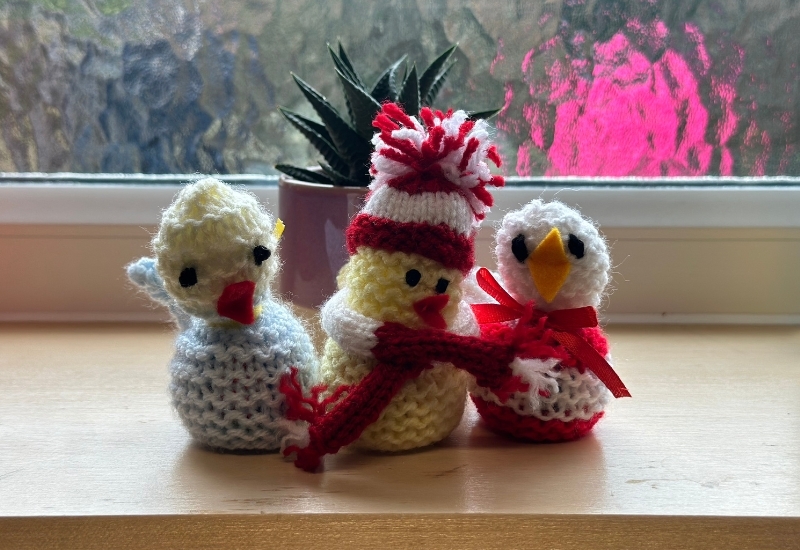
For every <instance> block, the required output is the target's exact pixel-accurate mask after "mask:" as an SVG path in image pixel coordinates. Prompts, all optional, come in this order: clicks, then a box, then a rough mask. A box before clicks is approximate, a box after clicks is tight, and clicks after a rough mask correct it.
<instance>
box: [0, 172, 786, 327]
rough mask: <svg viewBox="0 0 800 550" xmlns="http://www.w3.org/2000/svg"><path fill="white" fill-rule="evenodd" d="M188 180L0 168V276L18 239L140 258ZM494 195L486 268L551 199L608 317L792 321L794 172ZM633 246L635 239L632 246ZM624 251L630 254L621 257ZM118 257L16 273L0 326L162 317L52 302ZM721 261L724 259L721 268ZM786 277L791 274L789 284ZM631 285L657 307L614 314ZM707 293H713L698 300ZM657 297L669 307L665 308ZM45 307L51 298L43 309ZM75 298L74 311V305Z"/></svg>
mask: <svg viewBox="0 0 800 550" xmlns="http://www.w3.org/2000/svg"><path fill="white" fill-rule="evenodd" d="M197 177H199V176H197V175H194V176H193V175H166V176H162V175H158V176H149V175H113V174H31V173H26V174H0V182H2V183H0V254H5V255H6V258H5V259H2V258H0V273H2V272H3V271H2V270H6V274H7V278H9V279H11V280H12V281H14V280H15V276H16V275H18V274H20V273H22V272H23V271H24V270H25V269H28V270H29V271H30V272H32V273H38V272H40V271H41V270H42V269H45V266H46V265H47V264H46V259H43V258H42V256H41V254H39V253H35V254H28V251H27V249H26V243H28V242H30V243H31V246H32V247H35V248H36V249H37V250H38V251H42V250H54V249H57V248H59V247H61V248H63V247H64V246H65V244H66V245H67V246H69V247H77V248H74V250H77V251H78V255H80V251H81V250H83V249H82V248H81V247H88V248H87V252H86V253H87V254H89V256H88V257H91V247H93V246H101V245H102V243H105V242H112V241H113V239H125V242H126V243H128V244H129V243H130V240H131V239H138V240H139V241H141V243H140V245H139V249H141V250H142V253H146V252H147V251H146V248H144V246H145V244H146V242H147V240H148V239H149V235H148V231H152V228H153V227H154V226H156V225H157V223H158V220H159V215H160V212H161V210H162V209H163V208H165V207H166V206H167V205H168V204H169V203H170V202H171V200H172V197H173V196H174V194H175V193H176V192H177V190H178V189H179V188H180V185H181V184H182V183H185V182H187V181H191V180H193V179H196V178H197ZM222 179H224V180H225V181H228V182H231V183H236V184H246V185H248V187H249V189H250V190H251V191H253V192H254V193H255V194H256V195H257V196H258V197H259V198H260V199H261V200H262V201H264V202H265V203H266V204H267V205H268V206H269V207H270V208H271V209H272V210H274V211H276V210H277V204H278V198H277V193H278V191H277V187H276V178H275V177H270V176H260V175H238V176H223V177H222ZM494 196H495V206H494V207H493V209H492V213H491V214H490V216H489V218H488V220H487V223H486V224H485V226H486V227H485V229H484V231H482V232H481V235H480V237H479V239H478V257H479V260H480V261H481V263H484V264H486V263H491V248H492V240H491V231H492V227H491V226H492V223H493V222H496V221H497V220H499V218H500V217H501V216H502V213H503V212H505V211H508V210H510V209H514V208H517V207H519V205H521V204H524V203H525V202H527V201H529V200H530V199H531V198H535V197H541V198H543V199H545V200H551V199H554V198H556V199H558V200H561V201H563V202H566V203H567V204H570V205H573V206H577V207H579V208H580V209H581V211H582V212H583V213H584V214H585V215H587V216H589V217H590V218H592V219H593V220H595V221H596V222H597V223H598V224H599V225H600V226H601V229H602V230H603V231H604V232H605V233H606V235H607V237H608V239H609V241H610V243H611V245H612V251H613V253H614V260H615V263H616V264H617V266H618V267H617V270H616V271H617V273H616V277H617V282H616V283H615V287H616V293H618V294H616V295H617V296H619V299H617V298H615V294H614V293H612V294H611V298H610V301H609V305H610V306H611V307H610V308H608V309H609V312H607V313H606V315H605V319H606V320H607V321H609V322H637V323H641V322H666V323H670V322H671V323H676V322H677V323H684V322H700V323H709V322H712V323H791V324H800V178H789V177H774V178H690V179H669V180H652V179H649V180H640V179H636V178H593V179H587V178H559V179H546V180H545V179H539V180H536V179H528V178H509V179H508V185H507V187H506V188H504V189H500V190H496V191H494ZM104 239H105V241H104ZM644 241H647V242H646V243H645V244H646V246H642V243H643V242H644ZM626 247H627V248H626ZM630 247H633V248H630ZM637 247H638V248H637ZM704 247H709V248H707V249H711V248H714V249H716V248H717V247H723V248H725V250H726V252H725V253H724V254H723V255H722V256H721V257H720V258H716V259H714V258H711V259H709V260H708V262H706V261H705V259H704V255H703V254H702V250H703V249H704ZM628 249H631V250H636V252H630V251H628V252H625V251H626V250H628ZM70 250H73V249H70ZM137 250H138V249H137ZM650 250H659V251H661V252H653V254H663V253H664V252H663V251H665V250H668V251H669V254H670V259H669V263H668V264H665V265H667V266H668V267H667V268H666V269H663V270H661V271H660V272H659V273H657V274H656V275H653V274H652V273H650V274H649V275H646V278H645V280H642V277H645V275H641V274H644V273H647V271H646V268H647V265H648V264H649V263H651V262H653V261H656V260H660V261H662V262H663V261H664V258H663V257H662V258H659V257H653V258H648V257H647V255H648V254H649V253H650ZM698 250H700V251H701V252H700V253H699V254H698ZM620 251H622V252H620ZM684 251H685V254H684ZM618 252H620V253H621V254H622V257H620V256H619V255H618V254H617V253H618ZM762 253H763V254H762ZM756 256H758V257H764V258H767V260H768V261H769V262H771V263H772V264H773V265H769V266H758V265H750V264H751V263H752V262H749V261H748V258H751V257H756ZM129 259H133V257H131V258H129ZM773 259H774V262H773ZM67 260H69V258H67ZM124 261H125V260H122V261H121V263H120V264H119V265H117V264H113V263H112V264H108V265H105V266H104V267H102V268H101V269H102V270H105V271H101V272H98V270H97V267H96V266H95V265H91V264H92V262H91V261H86V262H85V264H86V265H85V269H86V272H85V273H82V272H80V269H83V266H82V265H75V266H72V270H71V271H70V273H71V275H69V277H71V278H73V279H75V280H73V281H64V280H59V279H58V276H57V274H58V266H51V268H52V271H53V273H54V274H55V275H56V276H55V280H48V279H47V278H43V279H42V280H39V278H38V277H36V276H25V277H24V278H21V277H22V276H21V275H20V276H19V277H17V278H16V285H0V321H26V320H30V321H109V320H113V321H129V320H133V321H136V320H154V319H163V318H164V313H163V312H161V311H160V310H153V309H152V308H149V307H146V306H145V304H144V301H143V302H142V304H140V305H139V306H136V307H138V311H132V310H131V307H130V304H128V305H126V306H120V305H119V304H115V303H113V302H114V300H111V301H110V302H107V303H104V304H94V305H92V304H88V303H87V301H88V302H91V299H92V298H91V294H87V296H88V297H86V296H85V297H84V298H83V299H82V301H81V304H83V305H80V306H67V307H66V308H65V306H64V305H63V304H61V302H59V300H60V299H61V298H63V295H62V294H63V292H62V293H60V287H61V288H66V287H64V285H67V287H68V286H69V283H70V282H72V283H73V284H74V285H79V284H81V281H86V282H87V283H86V284H89V285H91V284H99V283H100V282H102V281H114V284H116V286H117V288H118V289H119V292H120V293H125V292H128V293H133V290H132V289H130V288H126V286H125V282H124V276H123V274H122V263H124ZM31 262H34V263H35V262H40V263H39V264H36V265H33V264H31ZM42 262H44V263H42ZM637 262H638V264H637ZM725 262H729V265H727V264H726V265H722V264H725ZM775 262H777V265H774V264H775ZM762 263H763V262H762ZM3 264H5V266H3ZM28 264H30V265H28ZM634 264H635V265H638V266H639V268H637V269H639V273H640V277H639V280H635V279H636V277H634V280H633V281H631V280H630V278H629V277H628V275H627V274H626V269H629V268H630V266H631V265H634ZM626 265H627V266H628V267H626ZM76 269H77V270H78V271H76ZM642 269H644V270H645V271H642ZM731 270H737V274H738V273H739V271H738V270H741V274H742V277H741V279H742V281H743V282H742V286H741V288H738V287H736V281H735V280H732V281H731V280H729V281H728V284H727V286H726V285H721V286H720V288H719V289H717V287H716V286H715V285H714V284H711V282H709V280H707V279H709V278H713V277H715V276H716V277H719V276H720V274H723V278H724V274H726V273H730V272H731ZM634 271H635V270H634ZM690 271H692V272H696V273H695V274H694V275H693V279H692V280H695V281H699V282H704V284H706V287H705V290H704V291H703V292H704V293H705V294H704V297H705V298H706V303H705V305H703V306H701V307H700V309H699V310H698V309H697V308H693V307H692V304H691V302H687V296H690V295H691V290H692V289H691V288H687V283H686V281H684V282H683V283H680V284H676V285H673V284H671V283H670V279H671V278H672V275H674V274H679V273H688V272H690ZM775 272H780V273H781V274H782V275H781V277H780V278H778V279H775V277H774V274H775ZM791 273H797V278H796V279H795V284H794V285H792V284H791V276H790V275H791ZM734 279H735V278H734ZM776 280H779V281H784V282H786V281H788V288H772V286H774V283H775V281H776ZM688 285H689V286H691V283H688ZM731 285H733V286H731ZM15 287H16V288H15ZM20 287H25V289H23V290H27V291H29V292H30V295H31V296H35V299H33V300H29V301H27V302H25V303H23V304H22V305H20V304H19V303H17V304H16V305H14V306H9V307H7V308H4V307H3V304H4V303H12V302H14V297H15V295H16V293H19V292H20ZM33 287H36V288H33ZM754 287H755V288H758V289H759V290H760V291H761V292H765V293H766V294H765V296H766V298H765V299H764V300H763V301H764V302H765V303H764V304H760V305H758V307H755V308H752V307H750V309H747V307H745V306H741V307H740V308H739V309H738V310H737V309H736V307H738V306H735V304H736V300H737V299H739V298H742V299H744V297H746V296H747V295H748V294H747V293H748V292H749V289H752V288H754ZM74 288H79V287H78V286H74V287H73V289H74ZM650 288H652V292H651V291H650V290H649V289H650ZM632 290H633V291H635V292H638V293H639V295H640V296H643V297H648V296H649V295H651V294H658V295H659V298H660V299H661V302H660V303H661V304H662V305H661V306H659V307H656V306H648V305H647V304H646V303H644V302H647V300H644V302H643V305H642V306H641V307H639V306H630V305H628V306H626V307H627V310H625V311H615V310H614V306H615V300H616V301H617V302H618V301H619V300H620V299H621V300H623V301H624V297H625V296H628V295H629V294H630V291H632ZM64 292H68V291H64ZM715 292H717V293H718V295H717V296H709V293H712V294H713V293H715ZM98 293H99V294H102V293H101V292H99V291H98ZM665 293H666V295H665ZM670 293H673V294H674V295H670ZM695 301H696V302H697V301H698V300H695ZM29 302H30V307H28V303H29ZM700 302H702V300H700ZM664 303H667V304H676V307H675V308H674V310H671V311H670V310H666V309H668V308H664V307H663V304H664ZM47 304H55V305H54V306H53V308H52V310H49V309H48V305H47ZM58 304H61V305H58ZM731 304H734V305H731ZM742 304H746V301H742ZM84 305H85V306H86V310H85V311H81V308H83V307H84ZM718 306H719V307H718ZM748 307H749V306H748ZM648 308H649V309H648ZM134 309H135V308H134Z"/></svg>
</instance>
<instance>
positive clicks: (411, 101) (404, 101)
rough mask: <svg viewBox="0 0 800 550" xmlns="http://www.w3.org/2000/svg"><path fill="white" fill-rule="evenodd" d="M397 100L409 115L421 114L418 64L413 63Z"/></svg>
mask: <svg viewBox="0 0 800 550" xmlns="http://www.w3.org/2000/svg"><path fill="white" fill-rule="evenodd" d="M397 101H398V102H399V103H400V104H401V105H402V106H403V109H405V111H406V113H408V114H409V115H411V116H418V115H419V80H417V66H416V65H412V66H411V70H410V71H409V72H408V74H407V75H406V79H405V81H404V82H403V88H402V89H401V90H400V95H399V96H398V98H397Z"/></svg>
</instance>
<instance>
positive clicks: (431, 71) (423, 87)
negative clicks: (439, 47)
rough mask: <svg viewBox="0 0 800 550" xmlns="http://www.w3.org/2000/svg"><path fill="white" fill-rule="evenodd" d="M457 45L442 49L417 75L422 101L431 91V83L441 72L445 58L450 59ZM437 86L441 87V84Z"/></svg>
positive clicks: (445, 61)
mask: <svg viewBox="0 0 800 550" xmlns="http://www.w3.org/2000/svg"><path fill="white" fill-rule="evenodd" d="M457 47H458V44H453V45H452V46H450V47H449V48H447V49H446V50H445V51H443V52H442V53H441V54H439V57H437V58H436V59H434V60H433V62H432V63H431V64H430V65H428V68H427V69H425V71H424V72H423V73H422V76H420V77H419V96H420V97H421V98H423V103H425V101H424V99H425V98H427V97H428V94H429V93H430V91H431V87H432V86H433V83H434V82H436V77H437V76H439V74H440V73H441V72H443V71H442V68H443V67H444V66H445V64H446V63H447V60H448V59H450V56H451V55H453V52H454V51H456V48H457ZM451 66H452V64H451ZM439 86H440V87H441V84H440V85H439ZM434 97H435V94H434ZM431 103H433V101H432V100H431V101H430V102H428V103H425V104H426V105H430V104H431Z"/></svg>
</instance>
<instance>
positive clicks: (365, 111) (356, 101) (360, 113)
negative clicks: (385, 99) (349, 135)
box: [336, 70, 381, 140]
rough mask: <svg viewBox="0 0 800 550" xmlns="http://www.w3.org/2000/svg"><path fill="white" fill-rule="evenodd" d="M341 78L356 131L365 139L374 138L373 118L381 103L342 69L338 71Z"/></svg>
mask: <svg viewBox="0 0 800 550" xmlns="http://www.w3.org/2000/svg"><path fill="white" fill-rule="evenodd" d="M336 74H337V75H339V80H341V81H342V88H343V89H344V95H345V97H346V98H347V104H348V106H349V107H350V114H351V117H352V119H353V124H355V127H356V131H357V132H358V133H359V134H361V137H363V138H365V139H368V140H369V139H372V134H373V133H375V132H374V130H373V128H372V119H373V118H375V115H376V114H377V113H378V112H379V111H380V110H381V104H380V103H378V102H377V101H375V100H374V99H373V98H372V96H371V95H369V93H368V92H367V91H366V90H365V89H364V88H362V87H361V86H358V85H357V84H356V83H355V82H353V81H352V80H350V79H349V78H348V77H347V76H346V75H344V74H342V73H341V72H340V71H338V70H337V71H336Z"/></svg>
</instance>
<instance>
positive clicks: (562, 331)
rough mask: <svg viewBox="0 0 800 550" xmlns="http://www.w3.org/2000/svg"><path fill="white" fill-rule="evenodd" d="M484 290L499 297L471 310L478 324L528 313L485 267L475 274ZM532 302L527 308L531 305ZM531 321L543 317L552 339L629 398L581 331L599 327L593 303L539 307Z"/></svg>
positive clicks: (610, 369) (621, 395)
mask: <svg viewBox="0 0 800 550" xmlns="http://www.w3.org/2000/svg"><path fill="white" fill-rule="evenodd" d="M475 278H476V280H477V281H478V286H480V287H481V288H482V289H483V291H484V292H486V293H487V294H488V295H489V296H491V297H492V298H494V299H495V300H497V302H498V303H496V304H474V305H473V306H472V311H473V313H475V317H476V319H477V320H478V323H479V324H482V325H484V324H487V323H501V322H505V321H513V320H515V319H519V318H521V317H523V315H525V313H526V311H527V310H528V308H526V306H523V305H522V304H520V303H519V302H517V301H516V300H515V299H514V298H512V297H511V295H510V294H509V293H508V292H506V290H505V289H504V288H503V287H502V286H500V283H498V282H497V281H496V280H495V278H494V277H493V276H492V274H491V272H490V271H489V270H488V269H486V268H484V267H482V268H481V269H479V270H478V272H477V273H476V274H475ZM532 305H533V304H532V303H531V304H529V306H528V307H532ZM532 314H533V316H532V318H531V320H532V321H539V320H540V319H542V318H544V323H545V327H547V328H549V329H550V330H552V333H553V338H555V340H556V341H557V342H558V343H559V344H561V345H562V346H564V348H565V349H566V350H567V351H568V352H569V353H570V354H571V355H572V356H573V357H575V358H576V359H579V360H580V361H582V362H583V364H584V365H585V366H586V368H588V369H589V370H591V371H592V372H593V373H594V374H595V375H596V376H597V378H599V379H600V381H601V382H602V383H603V384H605V386H606V387H607V388H608V389H609V391H611V393H612V394H613V395H614V397H630V396H631V394H630V392H629V391H628V389H627V388H626V387H625V384H624V383H623V382H622V380H621V379H620V377H619V375H617V373H616V372H614V369H613V368H612V367H611V365H609V363H608V361H606V360H605V358H604V357H603V356H602V355H600V354H599V353H598V352H597V350H596V349H594V347H592V346H591V344H589V343H588V342H587V341H586V340H585V339H584V338H583V337H582V336H581V335H580V333H579V332H578V331H579V330H580V329H582V328H593V327H596V326H597V324H598V323H597V312H596V311H595V309H594V308H593V307H592V306H586V307H579V308H574V309H561V310H556V311H550V312H543V311H539V310H537V309H533V311H532Z"/></svg>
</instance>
